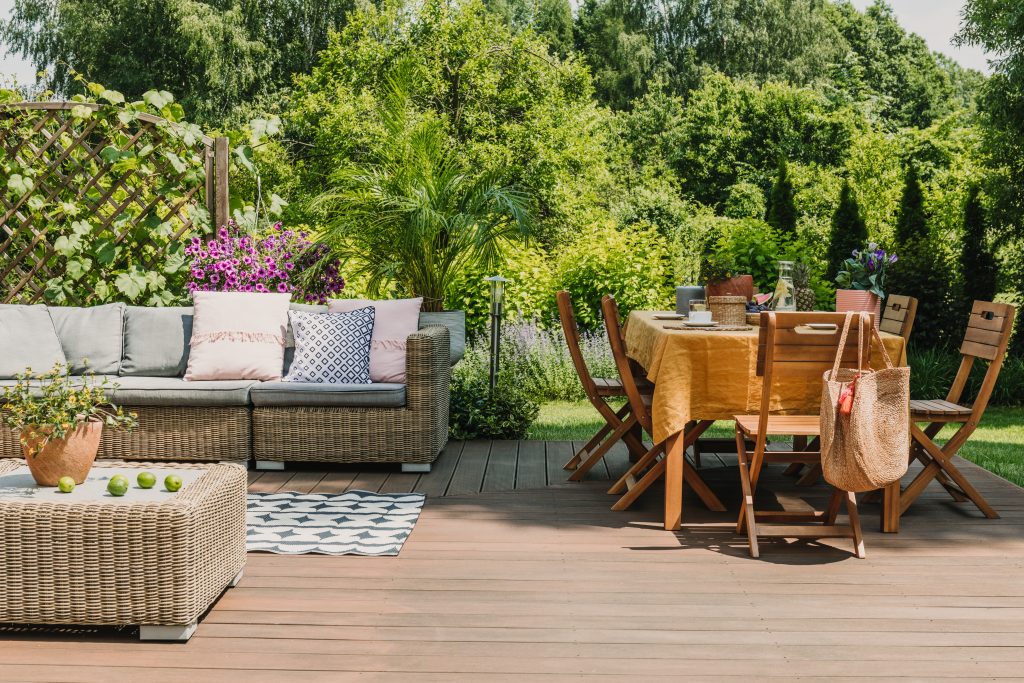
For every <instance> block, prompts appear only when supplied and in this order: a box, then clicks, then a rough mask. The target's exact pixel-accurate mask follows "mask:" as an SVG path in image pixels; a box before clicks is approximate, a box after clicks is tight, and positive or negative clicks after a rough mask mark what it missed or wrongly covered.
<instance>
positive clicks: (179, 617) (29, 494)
mask: <svg viewBox="0 0 1024 683" xmlns="http://www.w3.org/2000/svg"><path fill="white" fill-rule="evenodd" d="M142 469H148V470H149V471H151V472H153V473H154V474H155V475H157V481H158V483H157V485H156V487H155V488H153V489H149V490H144V489H140V488H137V486H136V484H135V474H137V473H138V472H139V471H140V470H142ZM119 472H120V473H123V474H125V475H126V476H128V478H129V480H130V481H131V484H132V487H131V489H130V490H129V492H128V494H127V495H125V496H124V497H121V498H114V497H113V496H110V495H108V494H106V493H105V490H106V483H107V480H108V479H109V478H110V477H112V476H113V475H114V474H117V473H119ZM172 472H173V473H174V474H178V475H180V476H181V478H182V480H183V481H184V486H183V487H182V488H181V490H180V491H178V492H177V493H169V492H167V491H166V490H165V489H164V487H163V479H164V477H165V476H166V475H168V474H171V473H172ZM245 492H246V473H245V470H244V469H243V468H242V467H241V466H238V465H226V464H195V465H170V464H168V463H158V464H148V465H147V464H145V463H130V464H107V463H97V465H96V466H95V467H94V468H93V470H92V472H91V473H90V475H89V480H88V481H87V482H86V483H85V484H82V485H80V486H79V487H78V488H76V489H75V491H74V492H72V493H70V494H61V493H59V492H57V490H56V489H50V488H39V487H35V485H34V483H33V482H32V480H31V475H29V474H28V469H27V467H26V466H25V464H24V462H23V461H19V460H0V548H2V558H3V560H2V563H0V586H2V590H0V622H2V623H19V624H66V625H72V624H92V625H106V626H120V625H138V626H139V627H140V629H139V635H140V638H142V639H143V640H187V639H188V638H189V637H191V635H192V633H193V632H194V631H195V629H196V623H197V620H198V618H199V617H200V616H201V615H202V614H203V613H204V612H205V611H206V610H207V609H208V608H209V607H210V605H212V604H213V602H214V601H215V600H216V599H217V598H218V597H219V596H220V594H221V593H222V592H223V591H224V589H225V588H227V587H228V586H233V585H235V584H236V583H237V582H238V579H240V578H241V575H242V569H243V567H244V566H245Z"/></svg>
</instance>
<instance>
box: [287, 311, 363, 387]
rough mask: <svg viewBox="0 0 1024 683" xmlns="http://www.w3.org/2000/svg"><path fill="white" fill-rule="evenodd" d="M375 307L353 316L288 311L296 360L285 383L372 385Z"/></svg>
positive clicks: (352, 313)
mask: <svg viewBox="0 0 1024 683" xmlns="http://www.w3.org/2000/svg"><path fill="white" fill-rule="evenodd" d="M373 314H374V310H373V306H367V307H366V308H360V309H358V310H355V311H352V312H351V313H305V312H302V311H288V319H289V320H291V323H292V332H293V334H294V335H295V358H294V360H292V365H291V368H289V370H288V375H287V376H286V377H285V378H284V381H285V382H315V383H318V384H369V383H370V338H371V336H372V335H373Z"/></svg>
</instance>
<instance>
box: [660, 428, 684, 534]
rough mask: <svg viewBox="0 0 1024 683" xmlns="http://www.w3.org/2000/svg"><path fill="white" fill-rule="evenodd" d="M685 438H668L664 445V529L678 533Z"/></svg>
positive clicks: (681, 517) (680, 516)
mask: <svg viewBox="0 0 1024 683" xmlns="http://www.w3.org/2000/svg"><path fill="white" fill-rule="evenodd" d="M686 446H687V444H686V436H685V435H683V434H682V433H679V434H676V435H674V436H670V437H669V438H668V440H667V441H666V443H665V529H666V530H668V531H678V530H679V527H680V526H681V525H682V523H683V458H685V457H686Z"/></svg>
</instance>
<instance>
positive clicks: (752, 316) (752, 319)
mask: <svg viewBox="0 0 1024 683" xmlns="http://www.w3.org/2000/svg"><path fill="white" fill-rule="evenodd" d="M747 324H748V325H753V326H754V327H760V326H761V314H760V313H747Z"/></svg>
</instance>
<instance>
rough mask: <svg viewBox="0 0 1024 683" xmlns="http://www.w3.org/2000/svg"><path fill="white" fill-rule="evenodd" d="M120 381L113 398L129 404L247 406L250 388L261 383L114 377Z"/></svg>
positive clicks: (118, 402) (120, 403)
mask: <svg viewBox="0 0 1024 683" xmlns="http://www.w3.org/2000/svg"><path fill="white" fill-rule="evenodd" d="M113 382H114V383H115V384H118V385H120V386H118V387H117V388H116V389H114V391H113V401H114V403H116V404H118V405H126V406H169V407H175V406H180V407H194V406H247V405H249V389H250V388H251V387H252V386H253V385H254V384H258V382H256V381H254V380H249V379H236V380H217V381H213V380H210V381H206V380H197V381H191V382H186V381H185V380H184V379H182V378H181V377H115V378H113Z"/></svg>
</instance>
